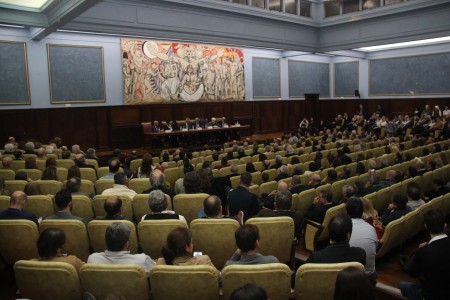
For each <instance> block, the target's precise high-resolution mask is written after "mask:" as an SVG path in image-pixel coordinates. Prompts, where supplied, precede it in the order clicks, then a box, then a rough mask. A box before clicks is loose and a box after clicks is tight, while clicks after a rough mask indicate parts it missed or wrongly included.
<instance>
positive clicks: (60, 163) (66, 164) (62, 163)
mask: <svg viewBox="0 0 450 300" xmlns="http://www.w3.org/2000/svg"><path fill="white" fill-rule="evenodd" d="M74 165H75V162H74V161H73V159H57V160H56V166H57V167H61V168H66V169H69V168H70V167H71V166H74Z"/></svg>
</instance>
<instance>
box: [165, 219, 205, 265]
mask: <svg viewBox="0 0 450 300" xmlns="http://www.w3.org/2000/svg"><path fill="white" fill-rule="evenodd" d="M162 256H163V257H161V258H159V259H158V261H157V262H156V264H157V265H174V266H190V265H208V266H213V267H214V265H213V264H212V262H211V259H210V258H209V256H208V255H199V256H194V244H192V236H191V233H190V231H189V229H187V228H185V227H178V228H175V229H174V230H172V231H171V232H170V233H169V235H168V236H167V240H166V244H165V245H164V247H163V249H162Z"/></svg>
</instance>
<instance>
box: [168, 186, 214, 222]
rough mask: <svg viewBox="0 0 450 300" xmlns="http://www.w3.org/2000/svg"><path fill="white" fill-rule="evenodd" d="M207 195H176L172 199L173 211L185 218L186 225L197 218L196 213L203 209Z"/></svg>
mask: <svg viewBox="0 0 450 300" xmlns="http://www.w3.org/2000/svg"><path fill="white" fill-rule="evenodd" d="M208 196H209V195H208V194H204V193H198V194H178V195H175V197H174V198H173V209H174V210H175V212H176V213H177V214H179V215H182V216H184V217H185V218H186V221H187V223H188V224H190V223H191V221H192V220H194V219H196V218H197V214H198V211H199V210H200V209H203V200H205V198H206V197H208Z"/></svg>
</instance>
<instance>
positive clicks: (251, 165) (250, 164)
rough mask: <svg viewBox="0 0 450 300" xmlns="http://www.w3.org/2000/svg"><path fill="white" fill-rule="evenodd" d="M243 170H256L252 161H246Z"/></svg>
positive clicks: (249, 171)
mask: <svg viewBox="0 0 450 300" xmlns="http://www.w3.org/2000/svg"><path fill="white" fill-rule="evenodd" d="M245 172H248V173H254V172H256V169H255V165H254V164H253V163H251V162H249V163H247V164H246V165H245Z"/></svg>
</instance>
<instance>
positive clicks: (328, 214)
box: [319, 203, 345, 241]
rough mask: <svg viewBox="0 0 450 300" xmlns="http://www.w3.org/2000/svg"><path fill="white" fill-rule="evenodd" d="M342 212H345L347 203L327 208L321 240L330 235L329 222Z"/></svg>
mask: <svg viewBox="0 0 450 300" xmlns="http://www.w3.org/2000/svg"><path fill="white" fill-rule="evenodd" d="M340 214H345V203H341V204H339V205H337V206H334V207H332V208H330V209H328V210H327V212H326V213H325V218H324V219H323V222H322V226H323V231H322V234H321V235H320V236H319V241H323V240H325V239H327V238H328V237H329V233H328V224H330V221H331V219H332V218H333V217H334V216H337V215H340Z"/></svg>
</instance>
